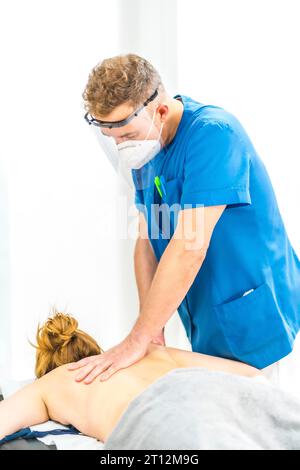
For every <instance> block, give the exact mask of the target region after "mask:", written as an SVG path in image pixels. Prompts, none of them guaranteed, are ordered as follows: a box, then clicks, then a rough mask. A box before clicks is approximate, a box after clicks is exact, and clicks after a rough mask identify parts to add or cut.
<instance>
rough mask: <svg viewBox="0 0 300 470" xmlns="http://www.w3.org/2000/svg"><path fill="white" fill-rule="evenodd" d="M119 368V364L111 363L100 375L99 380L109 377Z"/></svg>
mask: <svg viewBox="0 0 300 470" xmlns="http://www.w3.org/2000/svg"><path fill="white" fill-rule="evenodd" d="M119 369H121V367H120V366H116V365H115V364H112V365H111V366H110V367H109V368H108V369H106V371H105V372H104V373H103V374H101V375H100V377H99V378H100V381H101V382H103V381H104V380H107V379H109V377H111V376H112V375H113V374H114V373H115V372H117V371H118V370H119Z"/></svg>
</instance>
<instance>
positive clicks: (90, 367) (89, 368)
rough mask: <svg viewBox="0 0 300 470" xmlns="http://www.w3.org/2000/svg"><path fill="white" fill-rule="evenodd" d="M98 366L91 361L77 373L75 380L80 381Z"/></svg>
mask: <svg viewBox="0 0 300 470" xmlns="http://www.w3.org/2000/svg"><path fill="white" fill-rule="evenodd" d="M95 367H96V364H95V363H93V362H92V363H91V364H88V365H86V366H85V368H84V369H82V371H80V372H79V374H77V375H76V377H75V380H76V382H80V381H81V380H82V379H84V378H85V377H86V376H87V375H88V374H89V373H90V372H91V371H92V370H93V369H94V368H95Z"/></svg>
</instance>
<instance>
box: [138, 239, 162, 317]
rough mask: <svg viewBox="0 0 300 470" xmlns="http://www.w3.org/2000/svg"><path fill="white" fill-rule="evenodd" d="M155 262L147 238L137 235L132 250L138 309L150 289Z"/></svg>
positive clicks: (155, 266)
mask: <svg viewBox="0 0 300 470" xmlns="http://www.w3.org/2000/svg"><path fill="white" fill-rule="evenodd" d="M157 264H158V262H157V259H156V257H155V254H154V252H153V249H152V247H151V245H150V242H149V240H148V239H143V238H140V237H139V238H138V239H137V241H136V244H135V250H134V271H135V278H136V284H137V288H138V295H139V302H140V311H141V309H142V306H143V304H144V302H145V299H146V296H147V294H148V292H149V290H150V287H151V283H152V280H153V277H154V274H155V271H156V268H157Z"/></svg>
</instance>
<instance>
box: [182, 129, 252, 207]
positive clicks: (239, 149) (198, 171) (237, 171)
mask: <svg viewBox="0 0 300 470" xmlns="http://www.w3.org/2000/svg"><path fill="white" fill-rule="evenodd" d="M242 142H243V139H241V136H240V135H239V133H238V131H236V130H234V129H233V128H232V127H230V125H229V124H227V123H226V122H217V121H211V122H206V123H204V124H203V122H195V123H194V124H193V126H192V128H191V132H190V136H189V139H188V142H187V146H186V155H185V165H184V178H183V186H182V196H181V200H180V204H181V207H182V208H184V207H195V206H197V205H204V206H212V205H223V204H226V205H233V206H235V205H237V206H242V205H248V204H251V197H250V189H249V173H250V157H249V154H248V153H247V152H246V150H245V146H244V145H243V143H242Z"/></svg>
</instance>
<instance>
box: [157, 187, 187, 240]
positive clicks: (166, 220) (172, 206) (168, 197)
mask: <svg viewBox="0 0 300 470" xmlns="http://www.w3.org/2000/svg"><path fill="white" fill-rule="evenodd" d="M181 185H182V183H181V180H180V178H172V179H170V180H168V181H166V182H165V183H164V187H165V191H166V192H165V193H163V194H162V197H161V200H160V211H161V219H162V221H161V222H160V223H159V231H160V233H161V234H162V236H165V237H166V238H171V237H172V235H173V233H174V229H175V227H176V225H177V218H178V213H179V210H180V205H179V201H180V195H181ZM155 202H156V203H157V200H156V201H155Z"/></svg>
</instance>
